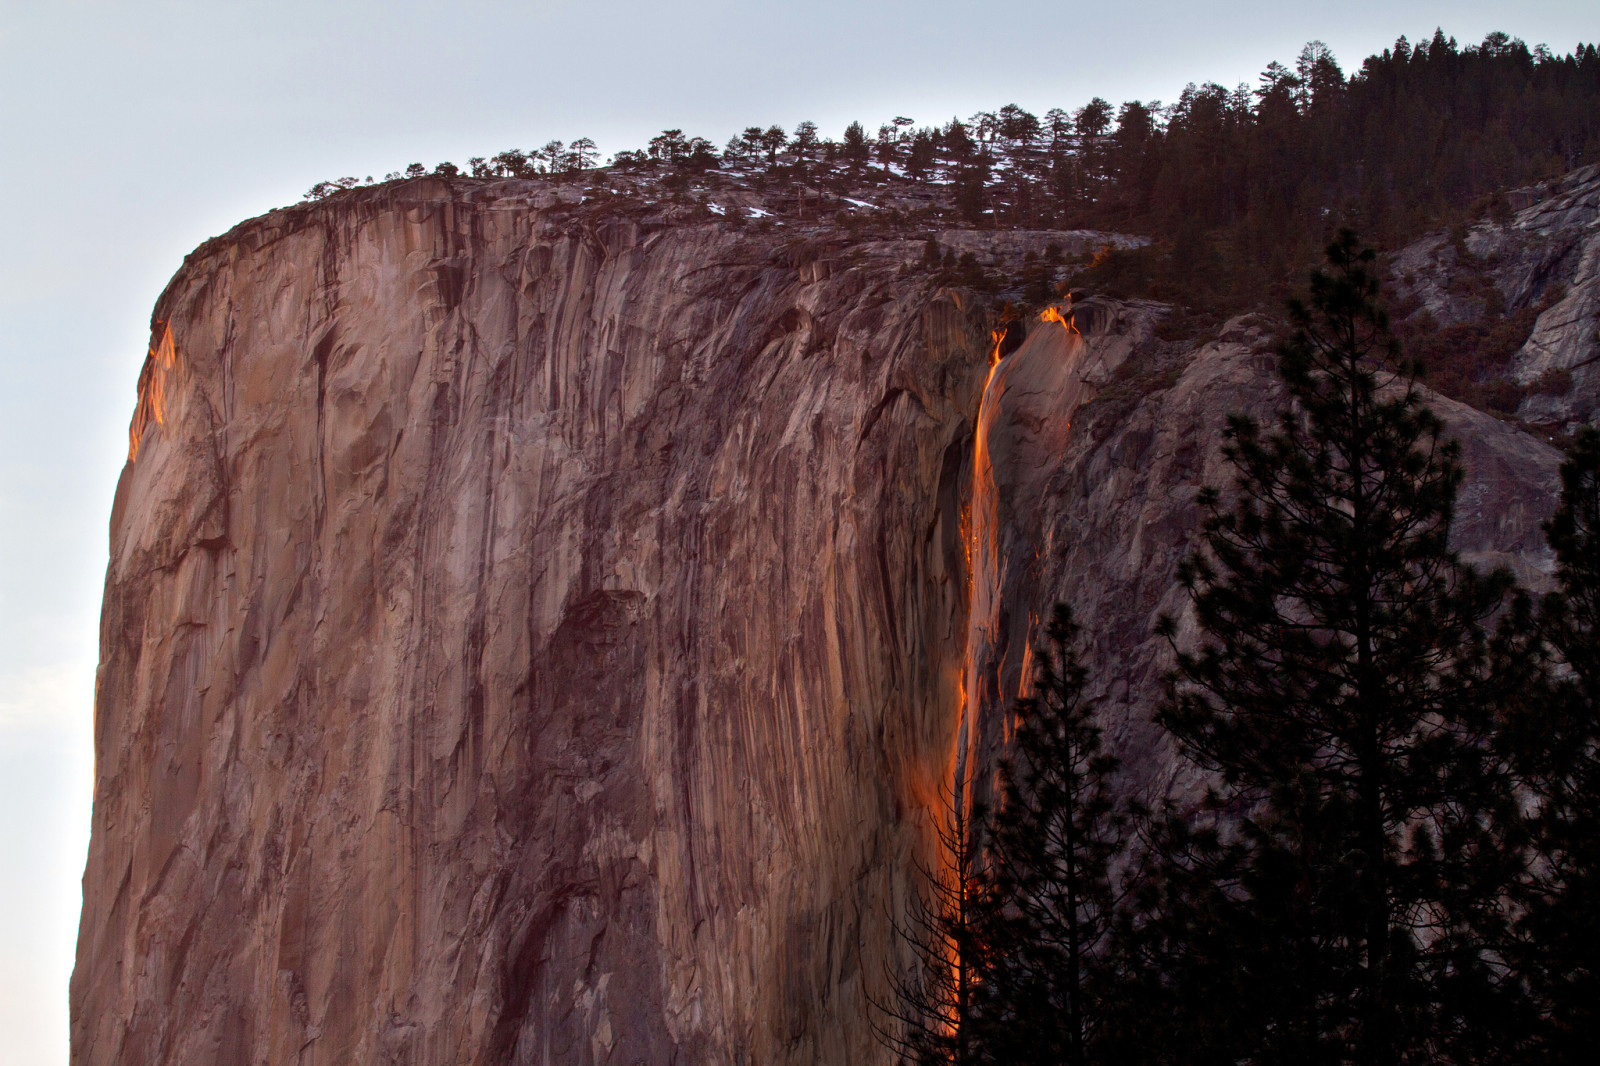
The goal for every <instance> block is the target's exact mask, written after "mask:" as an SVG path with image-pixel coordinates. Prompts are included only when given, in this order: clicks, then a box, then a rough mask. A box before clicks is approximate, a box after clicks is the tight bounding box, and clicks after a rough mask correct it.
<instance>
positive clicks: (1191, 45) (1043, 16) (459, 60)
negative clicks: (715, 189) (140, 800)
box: [0, 0, 1600, 1066]
mask: <svg viewBox="0 0 1600 1066" xmlns="http://www.w3.org/2000/svg"><path fill="white" fill-rule="evenodd" d="M1435 26H1443V27H1444V29H1445V32H1446V33H1449V34H1453V35H1455V36H1456V37H1457V38H1458V39H1460V40H1461V41H1462V43H1464V44H1465V43H1469V42H1474V41H1477V40H1481V39H1482V37H1483V35H1484V34H1485V33H1486V32H1488V31H1490V30H1495V29H1503V30H1505V31H1506V32H1508V33H1511V34H1513V35H1516V36H1520V37H1522V38H1524V39H1525V40H1526V41H1527V42H1528V43H1529V44H1530V45H1532V44H1537V43H1540V42H1545V43H1548V44H1549V45H1550V46H1551V47H1552V48H1554V49H1556V50H1557V51H1560V52H1565V51H1568V50H1569V49H1571V48H1572V46H1573V45H1574V44H1576V43H1577V42H1578V41H1579V40H1580V39H1582V40H1584V41H1593V40H1595V39H1596V38H1597V37H1600V18H1597V17H1596V15H1595V11H1594V7H1593V3H1592V0H1548V2H1541V0H1524V2H1523V3H1520V4H1517V5H1507V4H1504V3H1487V2H1479V0H1453V2H1411V0H1343V2H1339V3H1331V2H1328V3H1322V2H1319V3H1301V4H1289V3H1283V2H1281V0H1279V2H1265V0H1260V2H1255V0H1252V2H1237V3H1216V2H1214V3H1210V4H1196V3H1193V2H1189V3H1176V2H1171V0H1156V2H1149V3H1144V4H1121V5H1119V4H1105V3H1092V4H1090V3H1081V2H1076V0H1074V2H1068V3H1041V2H1029V0H1013V2H1005V0H998V2H992V3H989V4H973V3H970V2H969V3H954V2H950V0H919V2H915V3H911V2H885V0H811V2H808V3H804V4H797V3H786V4H763V3H742V4H740V3H732V2H727V0H721V2H718V0H702V2H682V3H672V2H670V0H668V2H661V0H655V2H638V0H625V2H622V0H591V2H589V3H568V2H530V0H525V2H521V3H497V2H473V0H454V2H451V3H438V2H405V0H387V2H340V0H320V2H316V3H308V2H303V0H276V2H271V3H254V2H229V0H206V2H189V0H140V2H138V3H127V2H121V3H112V2H104V0H47V2H33V0H0V197H3V199H0V202H3V204H4V208H3V209H0V327H3V328H0V1034H4V1036H3V1038H0V1066H13V1064H15V1066H23V1064H27V1066H59V1064H64V1063H65V1062H66V1061H67V1042H66V1029H67V1022H66V1018H67V1013H66V981H67V975H68V973H69V972H70V969H71V964H72V949H73V937H74V933H75V929H76V923H77V917H78V907H79V890H78V883H79V878H80V876H81V874H82V869H83V857H84V847H85V844H86V838H87V831H88V809H89V797H90V787H91V752H90V720H91V705H92V699H93V686H94V665H95V660H96V654H97V652H96V647H97V632H96V628H97V624H98V613H99V593H100V583H101V581H102V579H103V576H104V569H105V561H106V521H107V517H108V515H109V512H110V506H111V495H112V490H113V488H114V486H115V483H116V478H117V474H118V472H119V470H120V468H121V465H122V459H123V456H124V454H125V452H126V442H127V424H128V416H129V414H130V413H131V411H132V408H133V399H134V391H133V390H134V383H135V380H136V378H137V376H138V372H139V366H140V363H141V361H142V360H143V357H144V343H145V339H146V329H147V324H148V319H149V310H150V306H151V304H152V303H153V301H154V300H155V297H156V295H157V294H158V293H159V292H160V290H161V288H162V286H163V285H164V284H165V283H166V281H167V279H168V278H169V277H170V276H171V274H172V272H173V271H174V270H175V269H177V267H178V265H179V263H180V262H181V261H182V259H183V256H184V254H185V253H186V252H188V251H189V250H190V249H191V248H193V247H194V246H195V245H196V244H198V243H199V242H200V241H202V240H204V239H205V238H207V237H210V236H213V235H215V234H218V233H221V232H222V231H224V230H226V229H227V228H228V227H230V226H231V225H233V224H234V223H235V222H237V221H239V220H241V219H244V218H246V217H249V216H251V215H255V214H259V213H260V212H262V211H265V210H267V209H269V208H272V207H274V206H277V205H281V204H286V203H291V202H293V201H295V200H297V199H299V197H300V194H301V193H302V192H303V191H304V190H305V189H306V188H307V187H309V186H310V185H311V184H312V183H314V182H316V181H318V180H321V179H324V178H334V177H338V176H340V175H344V174H353V175H356V176H359V177H364V176H366V175H368V174H372V175H376V176H380V177H381V176H382V174H383V173H384V172H385V171H389V170H394V169H398V168H401V167H403V166H404V165H405V164H407V163H410V162H413V161H418V162H422V163H425V164H428V165H429V166H431V165H433V164H434V163H437V162H439V161H440V160H443V159H451V160H454V161H456V162H465V160H466V158H467V157H468V156H470V155H487V154H492V153H493V152H495V151H498V150H500V149H502V148H508V147H521V148H533V147H537V146H539V145H542V144H543V143H544V142H545V141H547V140H550V139H552V138H560V139H562V140H571V139H573V138H574V137H578V136H584V135H587V136H590V137H593V138H594V139H595V140H596V141H598V142H599V143H600V147H601V149H602V150H603V151H605V152H607V153H609V152H613V151H616V150H617V149H620V148H626V147H636V146H640V145H642V144H643V143H644V142H645V141H646V140H647V139H648V138H649V137H650V135H652V134H653V133H655V132H657V131H659V130H660V129H662V128H664V127H669V126H670V127H681V128H684V129H685V130H687V131H688V132H690V133H693V134H699V135H703V136H706V137H709V138H711V139H712V140H713V141H715V142H717V143H719V144H720V143H721V142H722V141H724V140H726V139H727V137H728V136H729V135H731V134H732V133H734V132H736V131H738V130H739V129H742V128H743V127H744V126H747V125H754V124H757V123H759V124H761V125H769V124H772V123H774V122H776V123H781V124H783V125H784V126H786V127H789V128H792V127H793V126H794V124H795V123H797V122H799V121H801V120H803V119H811V120H814V121H816V122H817V123H818V124H819V125H820V126H821V127H822V129H823V131H824V132H826V133H828V134H830V135H834V136H837V134H838V133H839V131H840V130H841V129H842V128H843V127H844V125H845V124H846V123H848V122H849V121H851V120H852V119H856V118H859V119H861V120H862V121H863V122H864V123H866V124H867V125H868V126H869V128H870V127H873V126H875V125H876V124H877V123H879V122H882V121H884V120H887V119H888V118H891V117H893V116H895V115H909V116H912V117H913V118H915V119H916V120H917V121H918V122H919V123H924V122H926V123H932V122H935V121H941V120H944V119H947V118H949V117H950V116H951V115H952V114H960V115H962V116H965V115H968V114H970V113H972V112H973V111H976V110H978V109H980V108H985V109H992V108H996V107H999V106H1000V105H1002V104H1005V103H1009V102H1013V101H1014V102H1016V103H1019V104H1022V105H1023V106H1024V107H1027V108H1030V109H1032V110H1035V111H1038V112H1041V113H1042V112H1043V111H1044V110H1046V109H1048V108H1050V107H1053V106H1061V107H1069V108H1070V107H1076V106H1079V105H1081V104H1082V103H1083V102H1084V101H1085V100H1087V99H1088V98H1089V97H1091V96H1095V95H1100V96H1105V97H1107V98H1109V99H1110V100H1112V101H1113V102H1120V101H1122V100H1124V99H1129V98H1140V99H1145V100H1149V99H1152V98H1156V99H1162V100H1171V99H1173V98H1174V97H1175V96H1176V95H1177V93H1178V92H1179V91H1180V90H1181V89H1182V87H1183V85H1184V83H1186V82H1188V81H1205V80H1214V81H1220V82H1222V83H1224V84H1227V85H1232V84H1234V83H1236V82H1238V81H1242V80H1247V81H1253V80H1254V78H1255V76H1256V74H1257V73H1259V71H1260V70H1261V69H1262V67H1264V66H1265V65H1266V64H1267V63H1268V62H1269V61H1271V60H1273V59H1279V60H1282V61H1284V62H1286V63H1288V62H1292V61H1293V59H1294V56H1295V55H1296V53H1298V51H1299V49H1300V46H1301V45H1302V44H1303V43H1304V42H1305V41H1307V40H1309V39H1312V38H1319V39H1321V40H1323V41H1325V42H1327V43H1328V44H1329V45H1330V46H1331V47H1332V48H1333V50H1334V52H1335V53H1336V54H1337V55H1338V57H1339V59H1340V61H1341V62H1342V63H1343V64H1344V65H1345V66H1346V68H1347V69H1348V68H1350V67H1353V66H1355V65H1356V64H1358V63H1359V61H1360V59H1361V57H1362V56H1364V55H1366V54H1367V53H1369V52H1371V51H1375V50H1379V49H1381V48H1383V47H1385V46H1386V45H1388V44H1390V43H1392V42H1393V41H1394V39H1395V37H1397V36H1398V35H1400V34H1402V33H1404V34H1408V35H1409V36H1410V37H1411V38H1412V39H1413V40H1416V39H1417V38H1418V37H1419V36H1422V35H1426V34H1431V33H1432V31H1433V29H1434V27H1435Z"/></svg>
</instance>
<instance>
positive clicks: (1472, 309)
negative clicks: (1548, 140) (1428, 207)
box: [1394, 166, 1600, 432]
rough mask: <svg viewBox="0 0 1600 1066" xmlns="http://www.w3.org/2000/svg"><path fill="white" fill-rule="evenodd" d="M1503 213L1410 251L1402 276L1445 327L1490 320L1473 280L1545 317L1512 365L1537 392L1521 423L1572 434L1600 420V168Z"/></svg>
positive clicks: (1517, 200)
mask: <svg viewBox="0 0 1600 1066" xmlns="http://www.w3.org/2000/svg"><path fill="white" fill-rule="evenodd" d="M1505 207H1506V215H1505V217H1504V218H1502V219H1500V220H1498V221H1497V220H1495V219H1492V218H1491V219H1485V220H1483V221H1480V222H1478V223H1476V224H1475V225H1473V226H1471V227H1463V228H1462V229H1461V230H1460V231H1458V232H1457V233H1456V234H1455V235H1454V237H1452V236H1451V235H1449V234H1442V233H1441V234H1435V235H1434V236H1432V237H1429V238H1426V239H1424V240H1421V241H1418V242H1417V243H1415V244H1413V245H1411V246H1410V247H1409V248H1407V249H1405V250H1404V251H1403V252H1402V253H1401V254H1400V255H1399V256H1397V257H1396V259H1395V262H1394V272H1395V274H1396V275H1398V276H1399V277H1400V278H1401V279H1402V281H1401V287H1402V288H1409V289H1411V290H1413V291H1414V292H1415V294H1416V296H1417V297H1418V299H1419V302H1420V304H1421V306H1422V307H1423V308H1424V309H1426V310H1427V312H1428V313H1429V314H1431V315H1432V316H1433V318H1434V320H1435V321H1436V322H1438V323H1439V324H1440V325H1445V326H1449V325H1453V324H1455V323H1458V322H1462V321H1470V320H1473V319H1476V318H1479V317H1481V316H1482V314H1483V308H1482V306H1481V304H1482V302H1481V300H1480V299H1478V298H1476V295H1475V294H1474V293H1473V292H1472V289H1471V286H1470V285H1469V284H1462V283H1463V282H1467V281H1468V279H1470V278H1472V277H1473V276H1474V275H1477V276H1482V277H1484V278H1486V279H1487V280H1488V281H1490V282H1491V283H1492V285H1493V287H1494V289H1495V290H1496V293H1497V296H1498V302H1499V303H1500V304H1501V306H1502V307H1503V308H1504V310H1505V311H1517V310H1521V309H1528V310H1529V313H1530V314H1531V313H1533V312H1534V311H1537V312H1538V313H1537V317H1536V319H1535V320H1534V322H1533V328H1532V331H1531V332H1530V333H1529V334H1528V336H1527V338H1526V340H1525V341H1523V343H1522V344H1521V346H1520V347H1519V348H1518V349H1517V350H1516V352H1515V353H1514V354H1513V355H1512V358H1511V365H1510V366H1509V367H1508V368H1507V369H1508V370H1509V372H1510V376H1511V377H1512V379H1513V380H1515V381H1516V382H1518V383H1519V384H1521V385H1526V386H1535V389H1534V391H1533V392H1532V394H1531V395H1529V396H1527V397H1526V398H1525V399H1524V400H1523V401H1522V404H1521V406H1520V408H1519V409H1518V410H1517V415H1518V417H1519V418H1521V419H1522V420H1524V421H1526V422H1529V423H1533V424H1537V425H1541V426H1547V427H1551V428H1554V429H1558V430H1563V431H1567V432H1571V431H1572V430H1574V429H1576V428H1577V427H1578V426H1579V425H1582V424H1585V423H1595V424H1600V166H1588V167H1584V168H1582V169H1580V170H1575V171H1573V172H1572V173H1570V174H1568V175H1566V176H1564V177H1562V178H1560V179H1558V180H1555V181H1551V182H1547V183H1545V184H1544V185H1540V186H1535V187H1532V188H1528V189H1517V190H1514V191H1513V192H1511V193H1509V194H1507V196H1506V197H1505Z"/></svg>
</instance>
